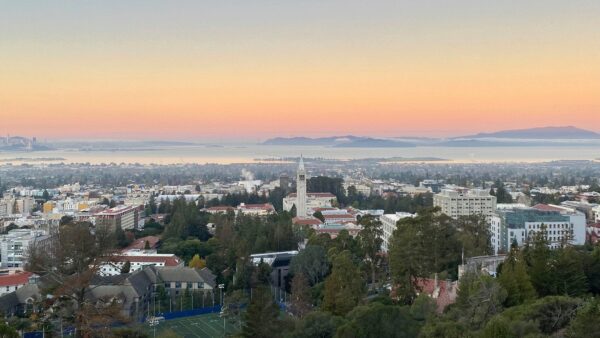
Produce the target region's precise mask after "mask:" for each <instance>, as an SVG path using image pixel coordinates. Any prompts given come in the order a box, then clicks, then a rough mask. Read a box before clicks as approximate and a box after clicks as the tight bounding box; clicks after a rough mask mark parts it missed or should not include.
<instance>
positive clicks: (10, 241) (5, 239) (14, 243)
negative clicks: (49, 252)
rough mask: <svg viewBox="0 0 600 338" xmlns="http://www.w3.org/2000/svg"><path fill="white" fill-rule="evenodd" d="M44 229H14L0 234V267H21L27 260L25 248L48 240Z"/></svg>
mask: <svg viewBox="0 0 600 338" xmlns="http://www.w3.org/2000/svg"><path fill="white" fill-rule="evenodd" d="M49 238H50V237H49V236H47V235H46V232H45V231H44V230H32V229H14V230H10V231H9V232H8V234H6V235H0V267H2V268H22V267H24V266H25V263H26V260H27V249H28V248H29V246H30V245H32V244H33V243H36V242H39V243H40V244H43V241H47V240H49Z"/></svg>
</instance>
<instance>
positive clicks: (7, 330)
mask: <svg viewBox="0 0 600 338" xmlns="http://www.w3.org/2000/svg"><path fill="white" fill-rule="evenodd" d="M19 337H20V335H19V333H18V332H17V331H16V330H15V329H13V328H12V327H10V326H8V325H6V324H4V323H0V338H19Z"/></svg>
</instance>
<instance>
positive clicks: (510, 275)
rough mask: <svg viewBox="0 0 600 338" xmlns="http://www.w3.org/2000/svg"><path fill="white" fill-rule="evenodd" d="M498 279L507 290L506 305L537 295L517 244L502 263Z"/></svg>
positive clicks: (524, 300) (515, 303)
mask: <svg viewBox="0 0 600 338" xmlns="http://www.w3.org/2000/svg"><path fill="white" fill-rule="evenodd" d="M498 281H499V282H500V285H502V287H503V288H504V289H505V290H506V292H507V297H506V300H505V305H506V306H514V305H519V304H522V303H524V302H526V301H528V300H531V299H534V298H535V297H536V294H535V289H534V288H533V285H532V284H531V280H530V278H529V275H528V274H527V266H526V264H525V259H523V255H522V254H521V252H520V250H519V248H518V247H517V246H513V247H512V248H511V250H510V253H509V255H508V257H507V258H506V260H505V261H504V263H503V264H502V271H501V272H500V277H499V278H498Z"/></svg>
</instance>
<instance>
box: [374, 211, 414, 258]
mask: <svg viewBox="0 0 600 338" xmlns="http://www.w3.org/2000/svg"><path fill="white" fill-rule="evenodd" d="M415 216H416V214H411V213H408V212H397V213H395V214H384V215H383V216H381V217H380V218H379V220H381V226H382V230H383V237H382V238H381V239H382V240H383V242H382V243H381V250H382V251H383V252H387V251H388V250H389V248H390V238H391V237H392V235H393V234H394V230H396V224H397V223H398V221H399V220H401V219H403V218H407V217H415Z"/></svg>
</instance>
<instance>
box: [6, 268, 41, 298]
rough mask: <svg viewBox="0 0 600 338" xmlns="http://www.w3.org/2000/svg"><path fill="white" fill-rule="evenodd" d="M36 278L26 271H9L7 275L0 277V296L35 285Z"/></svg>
mask: <svg viewBox="0 0 600 338" xmlns="http://www.w3.org/2000/svg"><path fill="white" fill-rule="evenodd" d="M36 279H37V276H36V275H34V274H33V273H31V272H27V271H14V270H12V271H10V272H9V273H8V274H5V275H0V296H2V295H4V294H7V293H10V292H13V291H17V289H19V288H21V287H23V286H25V285H27V284H32V283H35V280H36Z"/></svg>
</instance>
